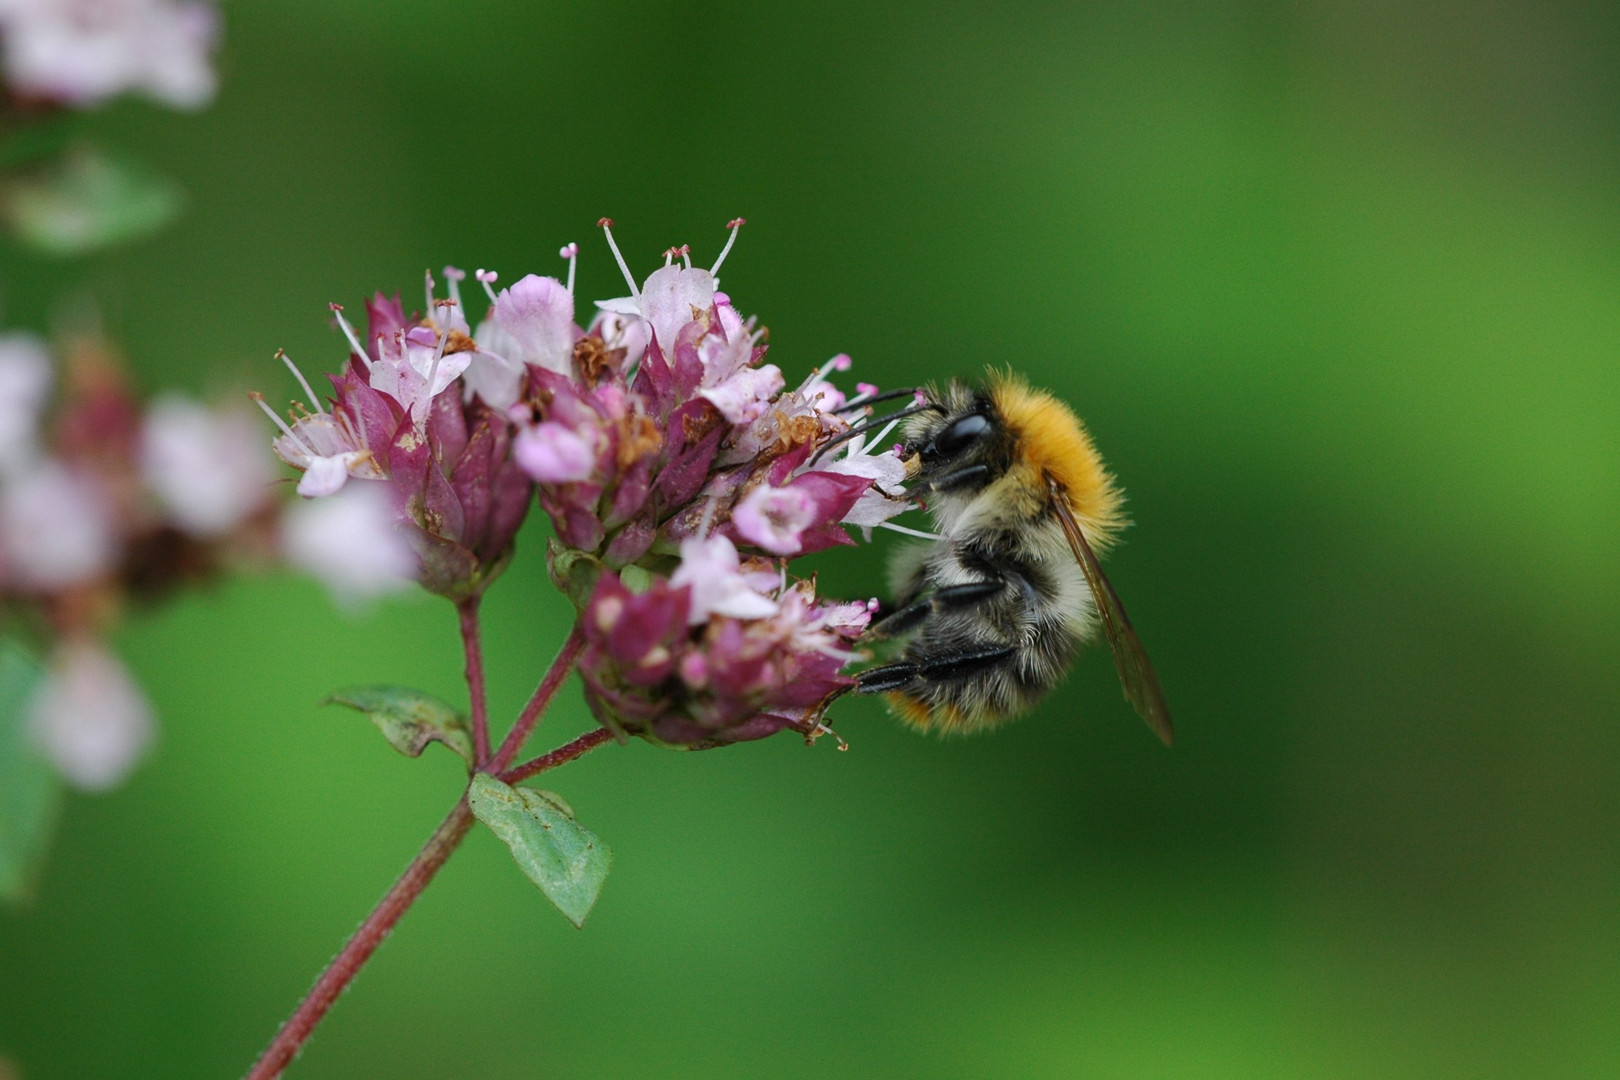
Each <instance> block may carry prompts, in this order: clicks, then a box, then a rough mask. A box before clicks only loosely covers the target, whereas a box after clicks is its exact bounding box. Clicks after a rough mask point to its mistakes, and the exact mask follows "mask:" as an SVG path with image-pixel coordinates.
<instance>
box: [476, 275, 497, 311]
mask: <svg viewBox="0 0 1620 1080" xmlns="http://www.w3.org/2000/svg"><path fill="white" fill-rule="evenodd" d="M477 277H478V284H480V285H482V286H483V287H484V295H485V296H488V297H489V302H490V303H491V304H492V305H493V304H496V303H498V302H499V301H498V300H497V299H496V297H495V288H494V286H495V282H496V281H497V280H498V279H499V278H500V275H499V274H497V273H496V272H495V271H493V270H483V269H480V270H479V271H478V274H477Z"/></svg>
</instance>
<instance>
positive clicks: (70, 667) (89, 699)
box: [28, 639, 156, 792]
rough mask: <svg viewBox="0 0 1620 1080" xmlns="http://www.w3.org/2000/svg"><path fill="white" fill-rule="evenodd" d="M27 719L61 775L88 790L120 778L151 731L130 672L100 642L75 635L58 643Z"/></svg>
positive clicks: (149, 713)
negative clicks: (78, 637)
mask: <svg viewBox="0 0 1620 1080" xmlns="http://www.w3.org/2000/svg"><path fill="white" fill-rule="evenodd" d="M28 721H29V729H30V731H31V732H32V734H33V736H34V739H35V741H36V742H37V743H38V744H39V746H40V748H41V749H42V750H44V751H45V755H46V757H48V758H49V759H50V761H51V763H52V764H53V765H55V766H56V769H57V771H58V772H60V773H61V774H62V776H63V778H64V779H66V780H67V782H68V783H70V784H72V785H73V786H74V787H76V788H78V789H79V790H81V791H89V792H99V791H106V790H108V789H110V788H114V787H117V786H118V785H119V784H120V783H122V782H123V779H124V777H126V776H127V775H129V772H130V770H131V769H133V768H134V767H135V765H136V763H137V762H138V761H139V760H140V758H141V756H142V755H143V754H144V753H145V752H146V749H147V747H148V746H150V745H151V742H152V738H153V736H154V735H155V733H156V730H155V727H154V725H153V723H152V707H151V706H150V705H149V704H147V701H146V698H145V696H144V695H143V694H142V693H141V691H140V688H139V687H137V686H136V685H135V680H133V679H131V678H130V676H129V672H127V671H126V670H124V666H123V665H122V664H121V663H119V662H118V659H117V658H116V657H114V656H113V655H112V654H111V653H109V652H108V651H107V650H106V649H105V648H103V647H102V646H101V645H99V644H97V643H95V642H93V641H89V640H79V639H69V640H67V641H64V642H63V643H62V644H61V645H59V646H58V647H57V650H56V654H55V655H54V656H53V657H52V658H51V663H50V666H49V667H48V668H47V670H46V673H45V677H44V678H43V679H42V680H41V681H40V683H39V686H38V688H37V689H36V690H35V691H34V696H33V698H32V699H31V700H30V701H29V705H28Z"/></svg>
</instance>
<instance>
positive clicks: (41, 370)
mask: <svg viewBox="0 0 1620 1080" xmlns="http://www.w3.org/2000/svg"><path fill="white" fill-rule="evenodd" d="M50 388H51V354H50V353H49V352H48V351H47V350H46V348H45V343H44V342H43V341H41V340H40V339H39V338H37V337H35V336H34V335H33V334H20V333H11V334H0V471H8V472H9V471H10V470H12V469H15V468H17V467H18V466H21V465H23V464H25V463H26V462H28V461H29V460H30V459H31V458H33V456H34V454H35V452H36V447H35V440H36V439H37V437H38V435H39V414H40V410H41V409H42V408H43V407H44V405H45V396H46V394H48V393H49V392H50Z"/></svg>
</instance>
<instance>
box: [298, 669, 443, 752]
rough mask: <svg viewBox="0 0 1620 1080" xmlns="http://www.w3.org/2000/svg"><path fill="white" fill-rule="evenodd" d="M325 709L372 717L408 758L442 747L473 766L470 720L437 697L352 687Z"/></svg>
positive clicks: (328, 701)
mask: <svg viewBox="0 0 1620 1080" xmlns="http://www.w3.org/2000/svg"><path fill="white" fill-rule="evenodd" d="M321 704H323V705H347V706H348V707H349V708H351V709H358V710H360V711H361V712H363V713H365V714H366V715H367V716H369V717H371V722H372V723H373V724H376V725H377V730H378V731H381V732H382V733H383V737H384V738H386V739H387V740H388V741H389V742H390V743H392V744H393V747H394V749H395V750H398V751H399V752H400V753H402V754H404V755H405V756H406V757H420V756H421V755H422V751H423V750H424V749H426V747H427V744H428V743H430V742H438V743H443V744H444V745H446V746H448V747H449V748H450V749H452V750H454V751H455V752H456V753H458V754H460V755H461V756H462V757H463V758H465V759H466V761H467V764H468V766H469V767H470V766H471V765H472V763H473V742H472V734H471V732H469V731H468V729H467V718H466V717H465V716H462V715H461V714H460V713H459V712H457V711H456V710H455V709H453V708H451V707H450V706H449V705H446V704H445V703H444V702H442V701H440V700H439V699H438V698H436V697H431V696H430V695H428V694H424V693H422V691H420V690H412V689H411V688H410V687H408V686H388V685H379V686H351V687H349V688H348V689H346V690H339V691H337V692H335V693H334V694H333V695H332V696H331V697H329V698H327V699H326V700H325V701H323V702H322V703H321Z"/></svg>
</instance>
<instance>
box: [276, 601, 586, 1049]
mask: <svg viewBox="0 0 1620 1080" xmlns="http://www.w3.org/2000/svg"><path fill="white" fill-rule="evenodd" d="M476 615H477V613H476V609H475V610H474V611H473V613H472V618H473V623H472V626H473V630H472V633H471V635H468V633H467V627H468V612H467V610H466V608H465V607H463V609H462V624H461V625H462V634H463V638H464V640H466V641H467V642H468V646H467V653H468V656H467V660H468V677H467V681H468V684H469V685H470V686H476V687H477V688H476V689H475V690H474V691H473V695H474V698H473V700H474V701H475V702H478V701H481V700H482V698H483V664H482V663H481V662H480V663H478V664H476V665H474V663H473V660H474V658H475V657H476V656H477V653H478V647H477V640H478V634H477V621H476ZM584 644H585V639H584V638H582V637H581V636H580V633H579V630H578V628H577V627H576V628H575V630H574V632H573V633H571V634H569V635H568V640H567V641H565V642H564V643H563V647H562V650H561V651H560V652H559V653H558V654H557V658H556V659H555V660H553V661H552V662H551V669H550V670H549V671H547V672H546V675H545V678H543V679H541V680H540V685H539V686H538V687H536V688H535V691H534V696H533V697H531V698H529V703H528V704H527V705H525V706H524V707H523V714H522V715H521V716H519V717H518V721H517V723H516V724H513V725H512V731H511V733H510V734H509V735H507V737H506V741H505V742H503V743H502V744H501V749H500V751H499V753H497V754H496V755H495V759H494V760H493V761H491V762H490V763H489V768H488V769H487V771H489V772H492V773H496V774H499V773H500V771H501V770H502V769H505V768H506V766H507V765H509V764H510V763H511V759H512V758H513V757H514V756H516V754H517V751H518V748H519V747H520V746H522V744H523V740H524V739H526V738H527V737H528V735H529V732H531V731H533V730H534V725H535V723H536V722H537V721H538V720H539V719H540V714H541V713H543V712H545V710H546V706H547V705H548V704H550V703H551V699H552V698H553V697H555V696H556V694H557V690H558V688H559V687H561V686H562V684H563V680H564V679H565V678H567V677H568V673H569V671H571V670H572V669H573V667H574V661H575V660H576V659H577V658H578V657H579V651H580V649H581V648H582V647H583V646H584ZM474 670H477V672H478V676H477V682H476V684H475V683H474V682H473V676H472V674H471V673H472V672H473V671H474ZM478 709H479V706H478V705H475V706H474V711H475V715H476V713H477V711H478ZM485 719H486V725H485V738H486V739H487V738H488V725H487V719H488V717H487V716H486V717H485ZM610 738H612V733H611V732H609V731H608V730H607V729H606V728H603V729H601V730H600V731H592V732H587V733H586V734H584V735H581V736H580V737H579V738H577V739H575V740H574V741H573V742H571V743H568V744H566V745H564V746H559V747H558V748H557V749H555V750H553V751H552V752H551V753H549V754H545V755H543V756H542V757H538V758H536V759H534V760H533V761H530V762H527V763H526V764H524V765H522V766H519V769H518V770H513V771H514V772H517V771H519V770H529V771H527V772H524V773H523V775H524V776H533V775H534V774H535V773H537V772H543V771H545V770H546V769H551V768H555V767H556V766H558V765H562V764H564V763H566V762H569V761H572V760H573V759H574V758H577V757H579V756H580V755H581V754H583V753H585V752H586V751H588V750H590V749H592V748H593V747H596V746H599V745H601V743H603V742H605V741H606V740H607V739H610ZM486 747H487V744H486ZM520 778H521V777H520ZM503 779H504V777H503ZM508 782H509V783H510V782H511V781H508ZM474 820H475V819H474V818H473V812H472V808H471V807H469V806H468V805H467V796H466V795H465V794H463V795H462V796H461V800H460V801H459V802H457V803H456V806H455V809H454V810H451V811H450V816H449V817H447V818H445V819H444V823H443V824H441V825H440V826H439V828H438V830H437V831H435V832H434V834H433V835H432V836H431V837H430V838H429V839H428V842H427V845H426V846H425V847H423V848H422V850H421V852H419V853H418V854H417V856H416V858H415V859H413V860H412V861H411V865H410V866H408V867H406V868H405V873H403V874H401V875H400V878H399V880H398V881H396V882H394V887H393V888H391V889H389V890H388V894H387V895H386V896H384V897H383V898H382V900H381V901H380V902H379V903H378V904H377V906H376V907H375V908H373V909H372V911H371V914H370V915H368V916H366V921H365V922H363V923H361V924H360V929H358V930H356V931H355V932H354V936H353V937H351V938H349V940H348V941H347V942H346V943H344V946H343V951H341V952H339V953H338V954H337V956H336V957H334V958H333V959H332V962H331V963H330V964H328V965H327V966H326V970H325V971H323V972H321V976H320V978H318V979H316V980H315V985H314V986H313V987H311V988H310V991H309V993H308V994H306V995H304V1000H303V1001H301V1002H299V1003H298V1008H297V1009H296V1010H294V1011H293V1014H292V1015H291V1016H290V1017H288V1018H287V1022H286V1023H285V1024H283V1025H281V1030H280V1031H278V1032H276V1037H275V1038H274V1039H272V1040H271V1041H270V1045H269V1046H267V1047H266V1048H265V1051H264V1053H263V1054H261V1055H260V1056H259V1060H258V1061H257V1062H255V1063H254V1065H253V1068H252V1069H251V1070H249V1072H248V1074H247V1076H246V1077H245V1080H275V1078H276V1077H278V1076H280V1075H281V1073H282V1071H283V1070H284V1069H286V1067H287V1066H288V1065H289V1064H290V1063H291V1062H292V1059H293V1058H294V1057H296V1056H297V1055H298V1051H299V1050H300V1049H302V1048H303V1045H304V1043H305V1041H307V1040H308V1039H309V1036H310V1033H311V1032H313V1031H314V1030H315V1025H317V1024H319V1023H320V1022H321V1018H322V1017H324V1016H325V1015H326V1011H327V1010H328V1009H330V1008H331V1007H332V1003H333V1002H334V1001H336V1000H337V999H338V995H340V994H342V993H343V991H344V990H345V989H346V988H347V987H348V985H349V983H351V982H353V981H354V977H355V976H356V975H358V974H359V973H360V969H361V968H362V967H364V966H365V963H366V961H367V960H369V959H371V954H372V953H374V952H376V951H377V947H378V946H379V945H381V944H382V943H383V939H384V938H386V937H387V936H388V932H389V931H390V930H392V929H393V928H394V924H395V923H397V922H399V920H400V917H401V916H403V915H404V914H405V912H406V910H407V909H408V908H409V907H410V906H411V904H413V903H415V902H416V898H417V897H418V896H420V895H421V894H422V890H423V889H425V888H427V886H428V882H430V881H432V880H433V875H435V874H437V873H438V872H439V867H441V866H443V865H444V863H445V860H446V859H448V858H450V853H451V852H453V851H455V850H456V848H457V846H459V845H460V843H461V841H462V840H464V839H465V838H466V836H467V830H469V829H471V828H472V823H473V821H474Z"/></svg>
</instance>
